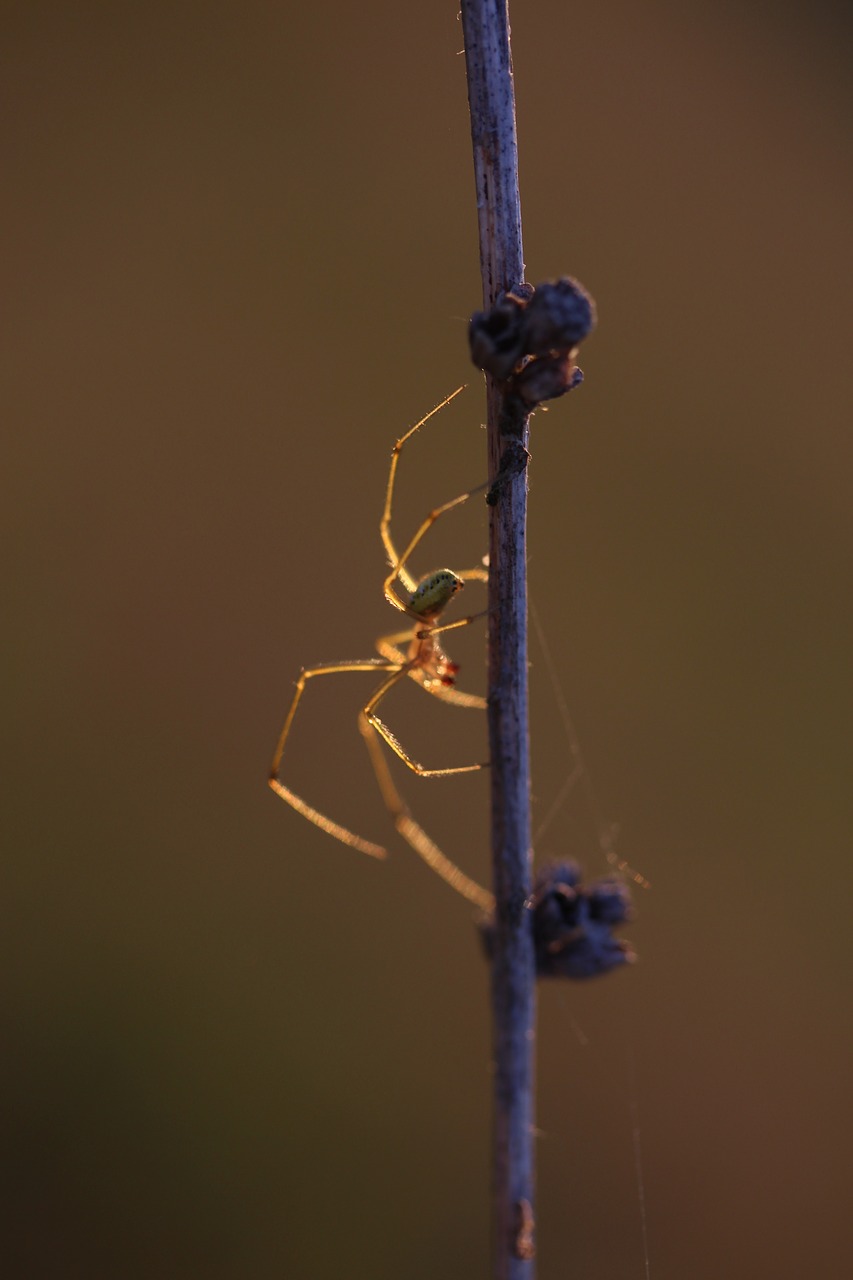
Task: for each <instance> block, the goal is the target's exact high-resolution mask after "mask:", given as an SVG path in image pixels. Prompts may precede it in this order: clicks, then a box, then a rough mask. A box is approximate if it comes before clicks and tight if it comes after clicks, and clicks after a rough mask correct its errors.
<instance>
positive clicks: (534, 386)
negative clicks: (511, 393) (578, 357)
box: [512, 351, 583, 409]
mask: <svg viewBox="0 0 853 1280" xmlns="http://www.w3.org/2000/svg"><path fill="white" fill-rule="evenodd" d="M574 355H575V353H574V351H555V352H552V353H551V354H550V355H546V356H539V358H538V359H531V360H528V361H527V363H526V364H525V365H524V366H523V368H521V369H519V371H518V373H516V375H515V377H514V378H513V380H512V383H513V389H514V390H515V392H516V394H517V395H518V397H519V399H520V400H521V401H522V402H523V403H524V405H525V406H526V407H527V408H528V409H535V408H536V406H537V405H538V404H542V402H543V401H544V400H556V399H557V397H558V396H564V395H565V394H566V392H567V391H573V390H574V388H575V387H577V386H580V384H581V383H582V382H583V370H582V369H579V368H578V367H577V365H576V364H575V358H574Z"/></svg>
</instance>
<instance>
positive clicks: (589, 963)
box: [533, 862, 636, 978]
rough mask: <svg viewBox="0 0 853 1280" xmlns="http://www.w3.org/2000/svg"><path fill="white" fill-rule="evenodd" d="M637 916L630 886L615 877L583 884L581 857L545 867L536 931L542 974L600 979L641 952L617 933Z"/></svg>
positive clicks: (536, 898) (538, 887)
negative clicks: (635, 951) (632, 904)
mask: <svg viewBox="0 0 853 1280" xmlns="http://www.w3.org/2000/svg"><path fill="white" fill-rule="evenodd" d="M630 916H631V896H630V891H629V889H628V886H627V885H626V884H625V883H624V881H622V880H618V879H616V878H615V877H613V876H609V877H606V878H605V879H602V880H594V881H593V882H592V884H589V885H587V886H583V885H582V884H581V873H580V868H579V867H578V865H577V863H575V862H557V863H550V864H548V865H546V866H544V867H542V868H541V869H540V870H539V873H538V874H537V876H536V883H535V885H534V890H533V936H534V942H535V946H536V972H537V975H538V976H539V977H540V978H594V977H596V976H597V975H598V974H601V973H608V972H609V971H610V970H611V969H615V968H617V967H618V966H619V965H623V964H631V963H632V962H633V961H634V960H635V959H636V955H635V953H634V951H633V949H632V947H631V945H630V943H628V942H625V941H624V940H623V939H621V938H617V937H615V936H614V934H613V929H614V927H615V926H616V925H619V924H624V922H625V921H626V920H628V919H630Z"/></svg>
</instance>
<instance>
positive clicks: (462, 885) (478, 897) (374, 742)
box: [358, 712, 495, 914]
mask: <svg viewBox="0 0 853 1280" xmlns="http://www.w3.org/2000/svg"><path fill="white" fill-rule="evenodd" d="M358 726H359V729H360V730H361V733H362V737H363V738H364V741H365V743H366V745H367V750H368V752H369V754H370V760H371V763H372V765H373V770H374V772H375V774H376V781H377V782H378V783H379V790H380V791H381V792H382V799H383V800H384V801H385V807H386V808H387V810H388V812H389V813H390V814H391V817H392V818H393V819H394V826H395V827H396V828H397V830H398V831H399V833H400V835H401V836H402V837H403V839H404V840H405V841H406V843H407V844H408V845H409V846H410V847H411V848H412V849H414V851H415V853H416V854H418V856H419V857H421V858H423V860H424V862H425V863H426V864H427V866H428V867H431V868H432V870H433V871H434V872H435V873H436V875H439V876H441V878H442V880H444V881H446V883H447V884H449V885H450V886H451V888H453V889H455V890H456V892H457V893H461V895H462V897H463V898H467V900H468V901H469V902H473V903H474V905H475V906H477V907H479V908H480V909H481V910H482V911H485V912H487V913H489V914H491V912H492V911H493V910H494V906H495V900H494V898H493V897H492V895H491V894H490V893H489V891H488V889H484V888H483V887H482V885H479V884H477V882H476V880H472V879H471V877H470V876H466V874H465V872H464V871H460V869H459V867H457V866H456V864H455V863H454V862H451V861H450V859H449V858H448V857H447V856H446V854H443V853H442V852H441V850H440V849H439V847H438V845H437V844H436V843H435V842H434V841H433V840H431V839H430V837H429V836H428V835H427V833H426V832H425V831H424V829H423V827H421V826H419V825H418V823H417V822H415V820H414V818H413V817H412V815H411V813H410V812H409V810H408V807H407V806H406V804H405V802H404V801H403V799H402V797H401V795H400V793H399V792H398V790H397V788H396V787H395V786H394V783H393V781H392V780H391V773H390V770H389V769H388V761H387V760H386V759H385V756H384V755H383V754H382V748H381V746H380V744H379V738H378V737H377V734H376V730H375V726H374V725H373V724H372V723H371V721H370V720H369V719H368V717H367V716H366V715H365V714H364V712H362V714H361V715H360V716H359V720H358Z"/></svg>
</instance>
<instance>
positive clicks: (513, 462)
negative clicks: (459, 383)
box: [462, 0, 536, 1280]
mask: <svg viewBox="0 0 853 1280" xmlns="http://www.w3.org/2000/svg"><path fill="white" fill-rule="evenodd" d="M462 24H463V31H464V36H465V58H466V66H467V75H468V101H469V106H470V111H471V138H472V142H473V149H474V175H475V181H476V192H477V214H478V220H479V232H480V264H481V270H482V277H483V306H484V308H485V309H487V310H488V309H489V308H491V307H492V306H493V305H494V303H495V301H496V300H497V297H498V295H499V294H500V293H501V292H503V291H505V290H508V289H511V288H513V287H514V286H517V285H520V284H521V283H522V281H523V279H524V260H523V253H522V241H521V205H520V199H519V189H518V148H517V141H516V130H515V101H514V94H513V83H512V61H511V56H510V46H509V14H508V9H507V3H506V0H462ZM487 413H488V418H487V421H488V453H489V481H490V485H491V489H490V501H492V500H493V501H494V505H493V506H492V508H491V512H492V515H491V524H490V541H489V555H490V572H489V695H488V700H489V741H490V751H491V766H492V767H491V784H492V858H493V874H494V890H495V898H496V902H497V906H496V912H495V934H494V951H493V966H492V1002H493V1015H494V1165H493V1194H494V1228H495V1235H494V1275H495V1277H496V1280H533V1275H534V1262H533V1253H534V1217H533V1183H534V1162H533V1124H534V1109H533V1098H534V1081H533V1067H534V1036H535V1016H536V974H535V961H534V948H533V935H532V913H531V912H530V911H529V910H528V909H527V905H526V904H527V902H528V899H529V897H530V892H531V848H530V764H529V736H528V714H527V580H526V573H527V569H526V516H527V467H526V464H527V457H528V454H527V427H528V420H527V416H526V414H525V413H524V411H523V410H522V409H521V407H520V405H519V403H518V401H517V399H516V400H509V401H507V400H506V399H505V397H504V395H503V394H502V391H501V388H500V386H499V384H497V383H496V382H495V381H494V379H493V378H491V377H490V376H487Z"/></svg>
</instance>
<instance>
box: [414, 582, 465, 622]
mask: <svg viewBox="0 0 853 1280" xmlns="http://www.w3.org/2000/svg"><path fill="white" fill-rule="evenodd" d="M464 585H465V584H464V582H463V581H462V579H461V578H459V577H457V575H456V574H455V573H454V572H453V570H452V569H436V571H435V573H431V574H429V575H428V576H427V577H426V578H424V579H423V580H422V581H421V582H419V583H418V585H417V587H416V588H415V590H414V592H413V594H412V598H411V600H410V601H409V609H410V610H411V612H412V613H414V614H417V616H418V617H419V618H424V619H425V620H429V619H431V618H437V617H438V615H439V614H440V613H441V612H442V611H443V610H444V609H445V608H446V607H447V605H448V604H449V603H450V601H451V600H452V599H453V597H454V596H455V595H456V592H457V591H459V590H461V588H462V587H463V586H464Z"/></svg>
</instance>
